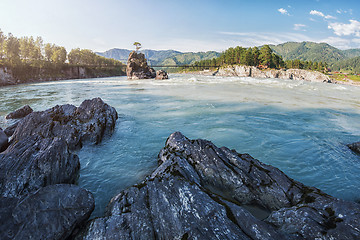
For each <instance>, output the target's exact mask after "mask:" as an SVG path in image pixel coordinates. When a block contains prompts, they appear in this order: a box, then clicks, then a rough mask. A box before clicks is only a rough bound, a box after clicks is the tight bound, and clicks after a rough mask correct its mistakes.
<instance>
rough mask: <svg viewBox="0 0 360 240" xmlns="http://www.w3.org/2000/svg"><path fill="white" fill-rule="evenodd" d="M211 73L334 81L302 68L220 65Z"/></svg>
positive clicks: (321, 74) (217, 74)
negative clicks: (265, 68)
mask: <svg viewBox="0 0 360 240" xmlns="http://www.w3.org/2000/svg"><path fill="white" fill-rule="evenodd" d="M206 74H209V72H206ZM212 74H213V75H216V76H237V77H253V78H279V79H293V80H305V81H311V82H327V83H334V81H333V80H331V79H330V78H329V76H327V75H325V74H323V73H320V72H317V71H309V70H303V69H287V70H276V69H267V70H260V69H258V68H257V67H253V66H245V65H233V66H227V67H221V68H220V69H219V70H218V71H216V72H214V73H212Z"/></svg>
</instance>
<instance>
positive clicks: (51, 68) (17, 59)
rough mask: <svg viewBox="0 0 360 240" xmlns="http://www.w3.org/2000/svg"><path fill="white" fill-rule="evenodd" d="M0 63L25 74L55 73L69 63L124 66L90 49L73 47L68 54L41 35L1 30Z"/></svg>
mask: <svg viewBox="0 0 360 240" xmlns="http://www.w3.org/2000/svg"><path fill="white" fill-rule="evenodd" d="M0 66H3V67H7V68H9V69H11V71H12V72H13V74H14V75H16V76H19V77H23V76H24V75H26V74H30V75H34V74H41V73H44V72H46V74H47V75H52V74H56V73H57V72H59V70H61V69H63V68H64V67H65V68H66V67H69V66H83V67H91V68H94V69H96V68H98V69H109V68H111V69H115V68H117V69H119V71H122V72H124V69H125V65H124V64H123V63H121V62H120V61H118V60H114V59H109V58H105V57H102V56H99V55H97V54H95V53H94V52H92V51H91V50H88V49H80V48H76V49H72V50H71V51H70V52H69V53H68V52H67V51H66V49H65V48H64V47H62V46H57V45H55V44H52V43H44V42H43V39H42V38H41V37H36V38H34V37H20V38H17V37H15V36H13V35H12V34H11V33H9V34H8V35H5V34H4V33H3V32H2V31H1V29H0Z"/></svg>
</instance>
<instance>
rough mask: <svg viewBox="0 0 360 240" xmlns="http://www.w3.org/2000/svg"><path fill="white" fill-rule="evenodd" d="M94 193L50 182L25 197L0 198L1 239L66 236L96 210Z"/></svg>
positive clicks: (62, 237)
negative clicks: (50, 183) (48, 184)
mask: <svg viewBox="0 0 360 240" xmlns="http://www.w3.org/2000/svg"><path fill="white" fill-rule="evenodd" d="M94 206H95V203H94V198H93V196H92V194H91V193H90V192H88V191H86V190H84V189H81V188H80V187H78V186H75V185H68V184H58V185H51V186H47V187H44V188H41V189H40V190H38V191H36V192H35V193H32V194H30V195H28V196H26V197H24V198H22V199H18V198H0V220H1V224H0V239H3V240H6V239H19V240H20V239H21V240H22V239H66V238H67V237H69V236H70V235H71V234H72V233H73V232H74V230H75V231H76V229H77V228H79V227H81V225H82V224H83V223H84V222H86V220H87V219H88V218H89V216H90V214H91V213H92V211H93V210H94Z"/></svg>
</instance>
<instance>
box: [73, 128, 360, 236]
mask: <svg viewBox="0 0 360 240" xmlns="http://www.w3.org/2000/svg"><path fill="white" fill-rule="evenodd" d="M158 161H159V166H158V168H157V169H156V170H155V171H154V172H153V173H152V174H151V175H150V176H149V177H147V178H146V179H145V180H144V181H143V182H141V183H139V184H138V185H135V186H133V187H130V188H128V189H126V190H124V191H122V192H121V193H120V194H118V195H117V196H115V197H114V198H113V199H112V200H111V201H110V203H109V205H108V208H107V212H106V214H105V216H104V217H102V218H97V219H94V220H92V221H90V222H89V223H88V225H87V227H86V228H85V230H83V231H82V232H81V234H79V235H78V236H77V239H261V240H263V239H359V238H360V229H359V226H360V205H359V204H357V203H355V202H348V201H344V200H340V199H337V198H334V197H332V196H329V195H327V194H325V193H323V192H322V191H320V190H319V189H316V188H313V187H307V186H305V185H303V184H302V183H300V182H297V181H294V180H293V179H291V178H289V177H288V176H286V175H285V174H284V173H283V172H281V171H280V170H279V169H277V168H275V167H272V166H270V165H266V164H263V163H261V162H260V161H258V160H256V159H254V158H252V157H251V156H250V155H248V154H240V153H237V152H236V151H235V150H230V149H228V148H226V147H222V148H218V147H216V146H215V145H214V144H213V143H211V142H209V141H206V140H201V139H200V140H190V139H188V138H186V137H185V136H183V135H182V134H181V133H179V132H175V133H173V134H171V135H170V137H169V138H168V140H167V142H166V146H165V147H164V148H163V149H162V150H161V151H160V153H159V158H158Z"/></svg>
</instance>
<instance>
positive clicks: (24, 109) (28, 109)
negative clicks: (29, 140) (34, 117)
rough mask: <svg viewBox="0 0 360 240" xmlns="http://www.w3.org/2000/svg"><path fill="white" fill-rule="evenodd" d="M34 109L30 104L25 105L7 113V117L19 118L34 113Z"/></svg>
mask: <svg viewBox="0 0 360 240" xmlns="http://www.w3.org/2000/svg"><path fill="white" fill-rule="evenodd" d="M32 112H33V110H32V108H31V107H30V106H29V105H25V106H23V107H22V108H20V109H18V110H16V111H14V112H11V113H9V114H8V115H6V119H19V118H23V117H26V116H27V115H29V114H30V113H32Z"/></svg>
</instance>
